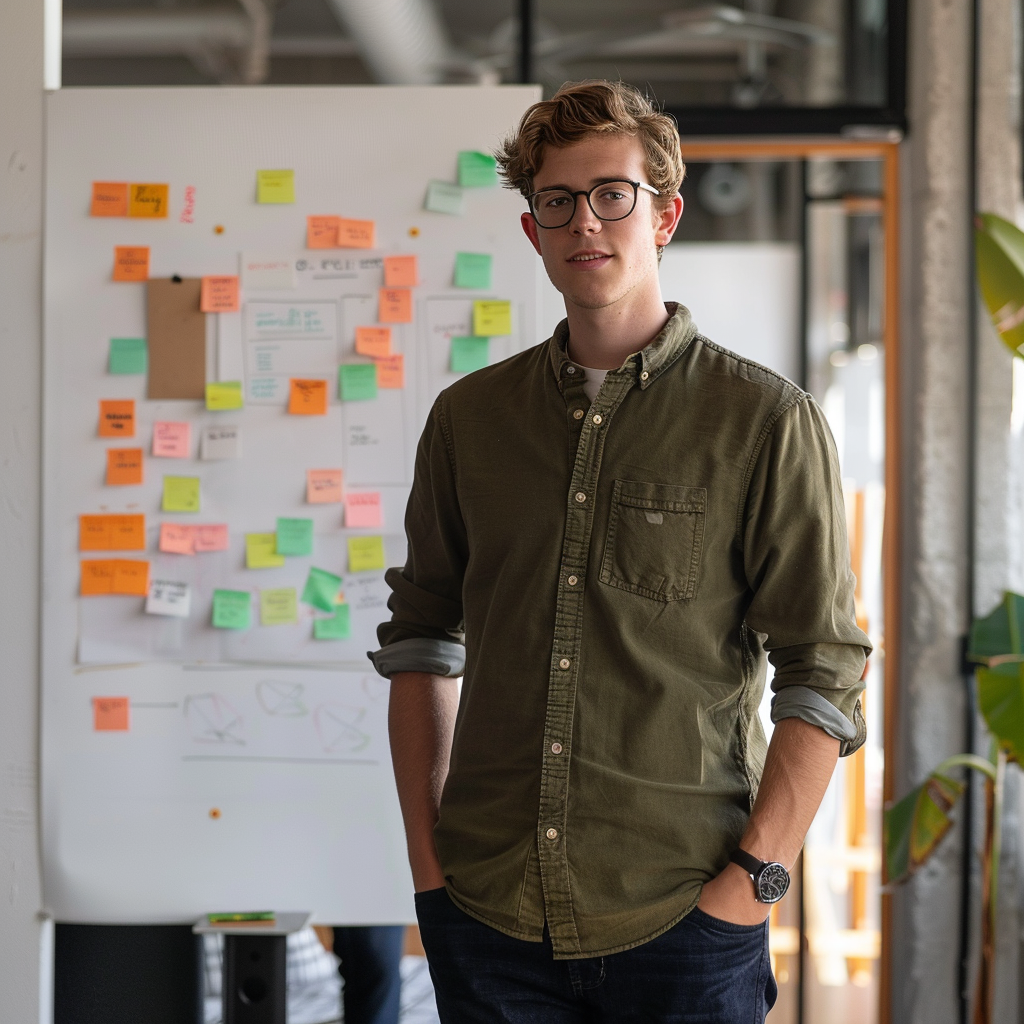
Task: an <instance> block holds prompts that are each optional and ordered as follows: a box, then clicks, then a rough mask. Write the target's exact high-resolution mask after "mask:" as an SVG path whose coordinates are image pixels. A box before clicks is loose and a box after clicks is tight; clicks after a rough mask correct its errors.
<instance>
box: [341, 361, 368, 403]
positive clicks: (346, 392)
mask: <svg viewBox="0 0 1024 1024" xmlns="http://www.w3.org/2000/svg"><path fill="white" fill-rule="evenodd" d="M338 394H339V395H340V396H341V399H342V401H344V402H357V401H362V400H364V399H368V398H376V397H377V367H376V365H375V364H374V363H342V364H341V366H339V367H338Z"/></svg>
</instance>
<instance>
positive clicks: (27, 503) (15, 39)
mask: <svg viewBox="0 0 1024 1024" xmlns="http://www.w3.org/2000/svg"><path fill="white" fill-rule="evenodd" d="M0 97H2V98H3V100H2V102H0V296H2V309H3V314H2V316H0V352H2V354H3V361H2V363H0V579H3V580H4V586H3V587H2V588H0V1019H2V1020H4V1021H5V1022H7V1021H9V1022H11V1024H31V1022H34V1021H36V1020H38V1019H39V995H40V969H39V967H40V964H39V960H40V956H39V949H40V919H39V910H40V905H41V904H40V899H41V897H40V889H39V840H38V831H39V830H38V813H37V810H38V805H39V795H38V769H37V764H38V758H37V751H38V732H39V730H38V704H39V686H38V679H39V670H38V653H39V622H38V618H39V612H38V608H39V505H40V503H39V468H40V362H41V310H42V298H41V291H42V219H43V214H42V189H43V3H42V0H3V2H2V4H0Z"/></svg>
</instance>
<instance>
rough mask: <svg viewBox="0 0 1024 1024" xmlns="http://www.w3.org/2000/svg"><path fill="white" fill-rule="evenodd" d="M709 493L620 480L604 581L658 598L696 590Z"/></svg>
mask: <svg viewBox="0 0 1024 1024" xmlns="http://www.w3.org/2000/svg"><path fill="white" fill-rule="evenodd" d="M707 498H708V492H707V490H706V489H705V488H703V487H681V486H679V485H677V484H646V483H639V482H637V481H634V480H616V481H615V489H614V491H613V492H612V505H611V514H610V517H609V520H608V538H607V540H606V542H605V546H604V558H603V560H602V562H601V577H600V579H601V582H602V583H607V584H608V585H609V586H611V587H618V588H619V589H620V590H628V591H629V592H630V593H633V594H640V595H642V596H643V597H648V598H651V599H652V600H655V601H688V600H690V599H691V598H692V597H693V596H694V594H696V592H697V579H698V576H699V574H700V556H701V549H702V548H703V545H704V516H705V514H706V511H707Z"/></svg>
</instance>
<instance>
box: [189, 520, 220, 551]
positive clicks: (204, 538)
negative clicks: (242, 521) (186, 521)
mask: <svg viewBox="0 0 1024 1024" xmlns="http://www.w3.org/2000/svg"><path fill="white" fill-rule="evenodd" d="M191 530H192V540H193V543H194V544H195V549H196V551H197V552H207V551H227V549H228V524H227V523H209V524H207V525H206V526H193V527H191Z"/></svg>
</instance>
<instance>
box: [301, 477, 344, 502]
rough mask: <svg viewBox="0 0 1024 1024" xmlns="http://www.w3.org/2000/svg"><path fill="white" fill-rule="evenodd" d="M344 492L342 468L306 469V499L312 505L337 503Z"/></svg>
mask: <svg viewBox="0 0 1024 1024" xmlns="http://www.w3.org/2000/svg"><path fill="white" fill-rule="evenodd" d="M342 493H343V492H342V486H341V470H340V469H308V470H306V501H308V502H309V504H310V505H337V504H339V503H340V502H341V500H342Z"/></svg>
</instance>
